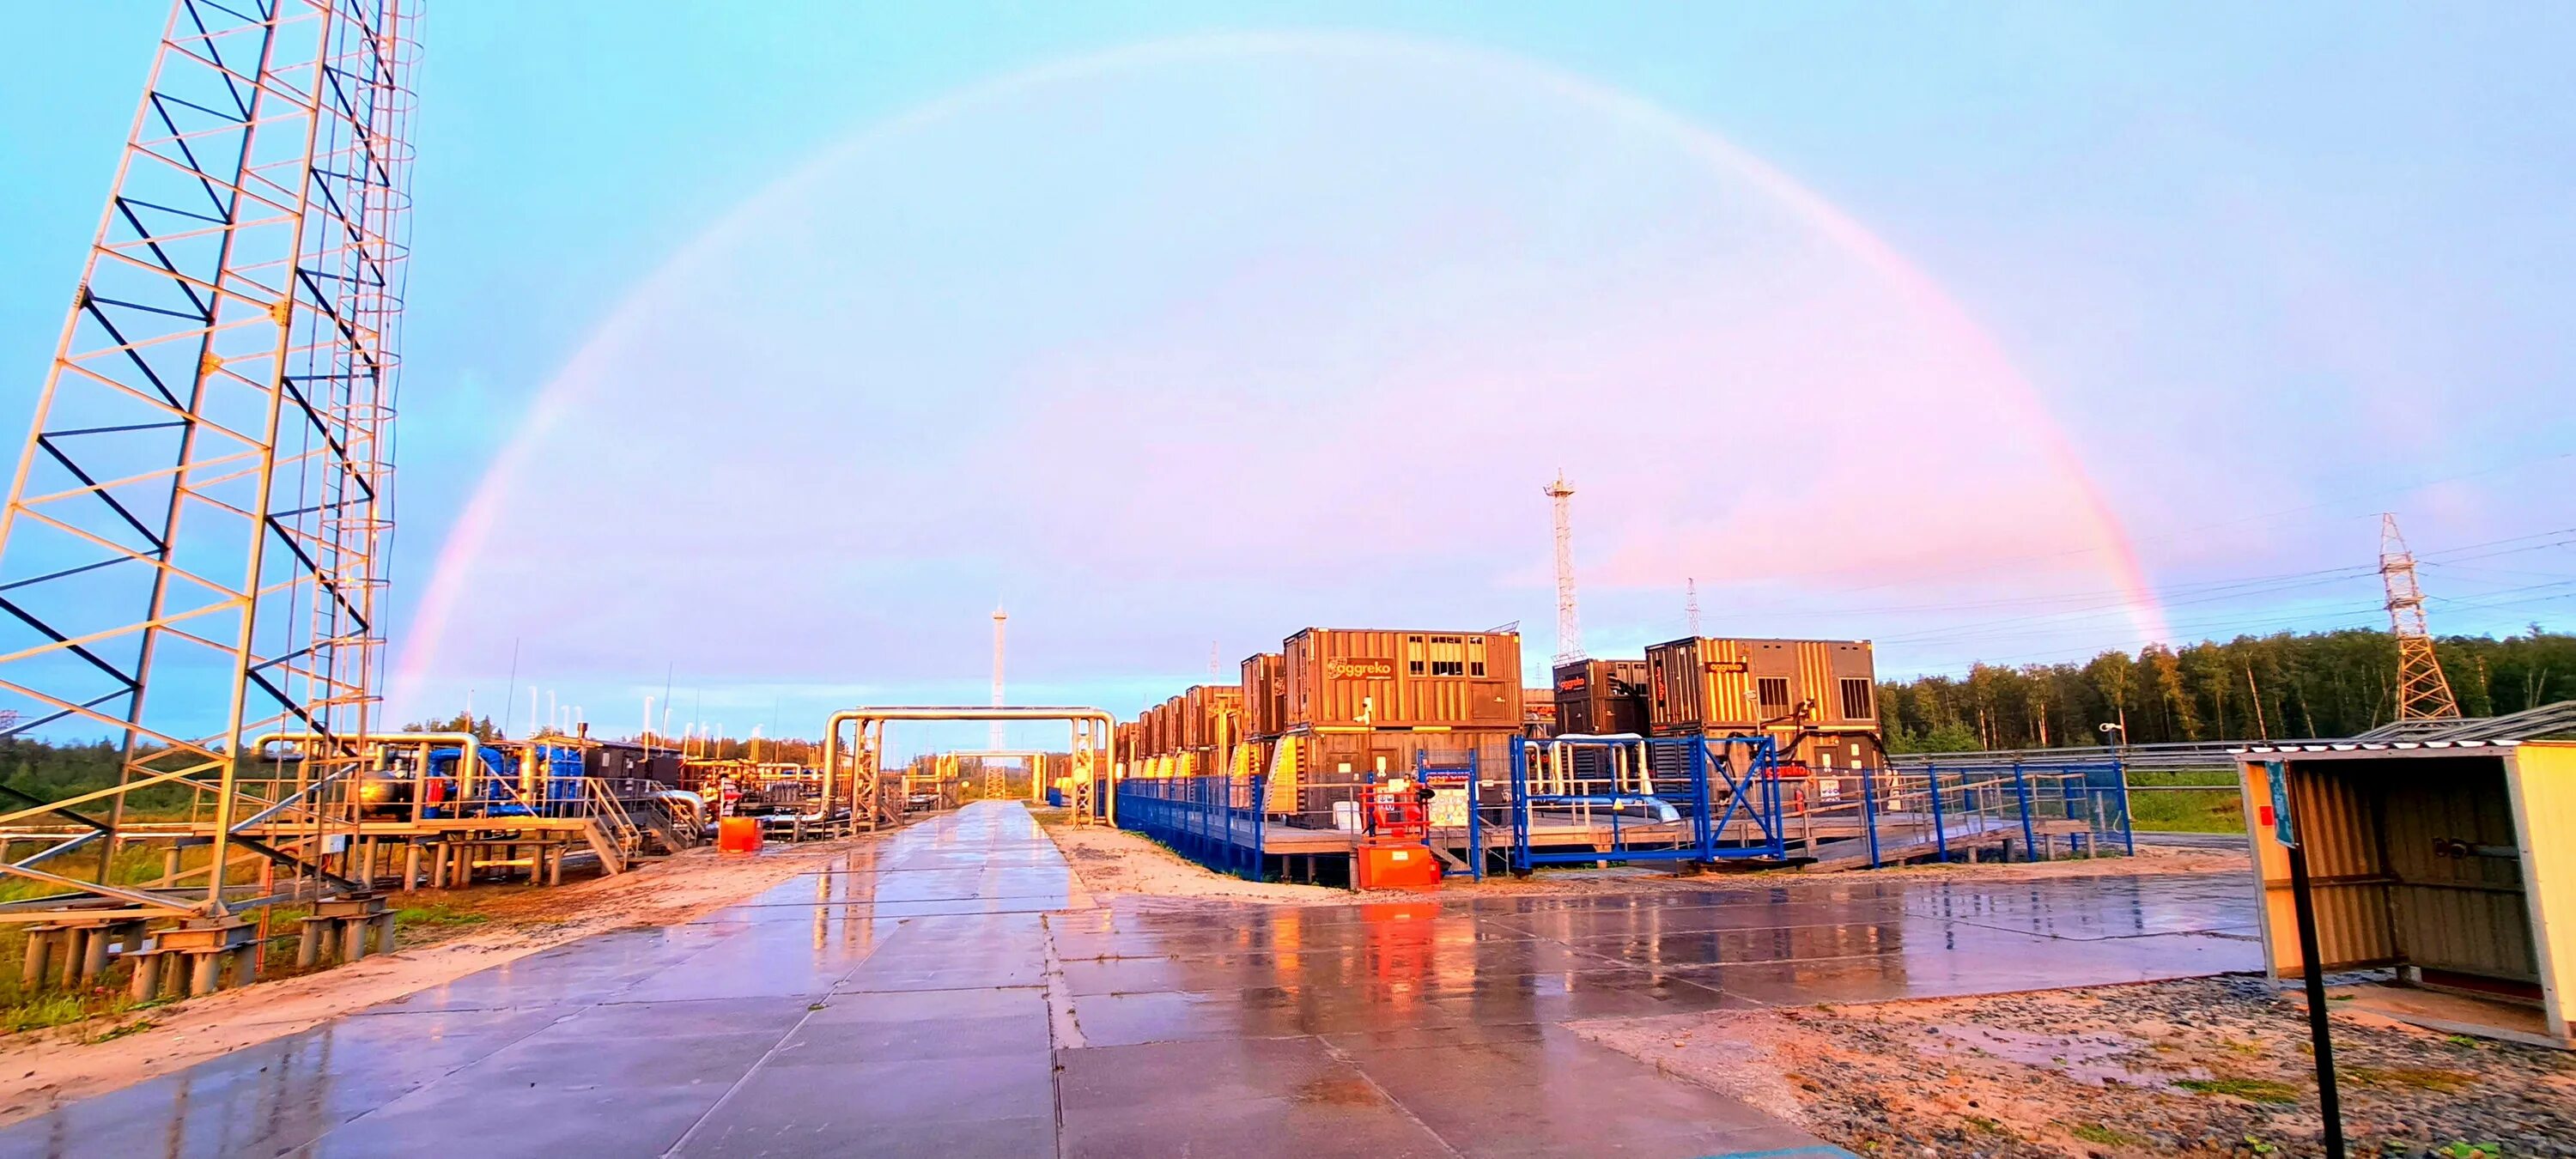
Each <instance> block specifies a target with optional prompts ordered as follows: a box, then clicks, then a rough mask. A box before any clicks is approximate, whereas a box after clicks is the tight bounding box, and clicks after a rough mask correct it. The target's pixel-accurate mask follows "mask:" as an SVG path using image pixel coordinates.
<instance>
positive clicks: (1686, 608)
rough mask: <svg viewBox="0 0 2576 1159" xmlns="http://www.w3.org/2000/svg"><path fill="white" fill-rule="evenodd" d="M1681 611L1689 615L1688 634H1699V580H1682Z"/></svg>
mask: <svg viewBox="0 0 2576 1159" xmlns="http://www.w3.org/2000/svg"><path fill="white" fill-rule="evenodd" d="M1682 611H1683V612H1685V613H1687V614H1688V615H1689V616H1690V634H1691V635H1693V636H1697V635H1699V581H1698V580H1696V579H1684V580H1683V581H1682Z"/></svg>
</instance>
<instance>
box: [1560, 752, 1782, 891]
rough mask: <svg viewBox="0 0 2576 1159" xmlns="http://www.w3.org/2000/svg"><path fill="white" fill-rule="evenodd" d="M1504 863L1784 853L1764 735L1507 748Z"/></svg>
mask: <svg viewBox="0 0 2576 1159" xmlns="http://www.w3.org/2000/svg"><path fill="white" fill-rule="evenodd" d="M1509 813H1510V818H1511V851H1510V853H1511V856H1510V863H1511V867H1512V869H1513V870H1514V871H1515V872H1521V873H1526V872H1528V871H1530V870H1531V869H1533V868H1535V867H1537V866H1541V865H1573V864H1580V863H1593V862H1606V861H1619V862H1650V861H1699V862H1713V861H1720V860H1730V859H1740V858H1756V857H1767V858H1780V857H1785V856H1786V855H1787V843H1786V827H1785V825H1784V824H1783V820H1784V817H1783V797H1782V794H1781V791H1780V770H1779V759H1778V754H1777V752H1776V750H1775V749H1774V747H1773V743H1772V741H1771V740H1770V738H1768V737H1668V738H1657V739H1646V738H1642V737H1631V738H1608V737H1604V738H1584V739H1570V738H1563V737H1559V738H1553V739H1547V740H1532V739H1527V738H1518V739H1515V740H1513V742H1512V770H1511V802H1510V806H1509Z"/></svg>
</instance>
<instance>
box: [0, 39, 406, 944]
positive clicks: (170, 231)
mask: <svg viewBox="0 0 2576 1159" xmlns="http://www.w3.org/2000/svg"><path fill="white" fill-rule="evenodd" d="M415 7H416V5H415V3H414V2H413V0H263V2H259V3H248V4H243V3H217V2H215V0H175V2H174V3H173V4H172V6H171V14H170V21H169V23H168V25H166V26H165V28H164V31H163V33H162V39H161V44H160V48H159V51H158V54H157V56H156V58H155V60H154V62H153V66H152V72H151V74H150V75H151V79H150V80H149V81H148V82H147V84H146V87H145V91H144V94H143V99H142V102H141V105H140V107H139V108H138V109H137V110H136V113H135V119H134V124H133V128H132V130H131V132H130V134H129V136H128V138H127V142H126V146H125V150H124V153H123V155H122V157H121V159H120V161H119V163H118V167H117V173H116V178H115V182H114V185H113V186H112V188H111V189H110V192H109V194H108V201H107V209H106V212H105V213H104V215H103V216H102V220H101V222H100V225H99V229H98V233H97V234H96V236H95V239H94V240H93V241H92V243H91V245H90V249H89V254H88V260H87V262H86V264H85V266H84V268H83V270H82V273H81V280H80V284H79V285H78V286H77V287H76V288H75V291H74V293H73V294H72V296H71V299H72V302H71V311H70V317H69V319H68V320H67V321H66V322H65V324H64V326H63V330H62V336H61V340H60V344H59V345H58V346H57V348H56V351H55V354H54V358H53V362H52V365H51V368H50V369H49V371H48V372H47V374H46V378H45V387H44V392H43V394H42V395H41V396H40V397H39V399H38V401H37V403H36V409H35V417H34V422H33V424H32V428H31V430H30V432H29V434H28V438H27V443H26V446H25V448H24V450H23V451H22V452H21V453H20V456H19V460H18V468H17V473H16V475H15V477H14V478H13V479H12V481H11V483H10V487H9V501H8V506H7V507H6V509H5V511H0V593H5V594H0V610H5V611H6V612H7V613H8V615H7V616H6V617H0V623H4V624H5V625H6V627H5V629H0V631H5V633H6V636H5V639H0V701H7V702H10V703H8V704H7V705H6V708H7V709H9V710H13V711H18V712H20V713H21V715H20V718H19V720H18V721H17V723H15V724H14V725H13V726H10V727H8V728H7V729H5V731H0V735H11V736H15V735H27V734H51V735H55V736H60V737H63V738H66V739H70V738H82V739H86V738H90V737H96V736H99V735H101V734H105V735H108V736H112V737H115V738H117V740H118V742H119V744H120V749H121V757H120V762H119V765H120V774H119V778H118V782H117V784H116V785H115V786H113V787H111V788H107V789H102V790H98V791H95V792H89V793H82V794H78V795H75V796H71V797H66V798H62V799H58V800H54V801H49V802H46V803H44V804H41V805H31V806H30V807H28V808H23V809H14V810H11V811H9V812H6V813H0V827H6V828H9V829H12V830H15V831H19V832H21V833H22V834H23V833H26V832H29V831H34V832H37V833H39V834H42V835H43V836H45V837H51V838H54V839H55V840H54V841H53V843H51V844H45V845H44V847H43V848H40V849H38V850H36V851H35V852H34V853H33V855H32V856H25V857H22V858H20V859H18V860H16V861H14V862H11V863H8V864H5V865H0V873H6V874H8V875H12V876H16V877H20V878H28V879H33V880H35V881H37V882H40V883H43V884H44V885H46V886H48V887H50V888H52V889H55V890H59V891H63V892H58V893H55V894H53V895H51V896H50V897H49V898H46V899H42V900H44V901H46V902H50V903H53V904H55V905H58V906H60V907H62V908H66V909H79V908H82V907H99V906H102V905H104V907H105V908H106V909H116V908H118V907H123V911H124V912H129V913H135V914H138V915H139V916H182V915H190V914H195V915H203V916H207V917H215V918H220V917H223V916H224V915H226V914H227V913H228V912H229V911H230V910H232V909H234V908H238V907H240V906H242V905H247V904H253V903H255V902H256V901H258V900H260V899H258V898H255V897H252V896H250V894H253V893H257V892H258V890H257V886H256V884H255V883H256V882H257V880H258V879H259V877H260V874H259V872H257V871H255V870H253V869H251V868H248V867H246V866H243V865H241V864H239V859H240V856H241V855H242V854H243V853H244V852H247V853H251V854H255V855H257V856H258V857H260V858H262V859H265V860H266V861H267V862H269V863H270V864H271V865H272V866H274V867H275V868H276V869H278V870H282V871H283V873H281V874H280V876H279V880H280V881H281V882H282V883H283V882H289V881H291V882H296V883H327V884H329V885H330V886H331V887H332V888H334V889H345V888H347V887H349V885H350V883H348V882H346V881H344V880H342V879H339V878H337V877H334V876H332V875H330V874H329V873H327V872H325V871H324V870H323V868H322V865H321V854H322V852H324V851H326V850H327V849H328V847H329V843H328V842H327V841H326V840H323V839H322V838H321V836H320V835H319V833H320V829H321V828H322V827H323V825H324V823H325V822H326V821H327V820H329V819H330V817H331V816H333V815H334V813H333V807H332V806H330V805H329V804H328V802H330V801H333V800H338V799H339V798H338V796H337V792H338V790H337V789H336V788H333V787H330V786H332V785H333V782H334V781H336V780H337V779H338V778H340V777H341V776H343V775H345V774H347V773H349V772H352V771H354V770H355V769H356V768H357V767H358V765H357V761H358V755H357V752H356V749H355V745H356V743H357V741H358V738H359V737H361V736H363V734H365V733H366V732H367V730H368V724H369V716H370V714H371V713H372V712H373V711H374V706H375V699H376V697H375V681H376V678H377V675H378V672H377V669H378V666H379V653H380V651H381V649H382V647H383V643H384V633H383V628H382V626H381V625H380V623H379V620H378V615H379V613H380V611H381V610H382V608H383V604H384V595H385V587H386V582H387V580H386V572H385V567H384V565H385V558H384V551H385V549H386V548H387V546H388V542H389V539H390V536H391V533H392V529H393V499H392V493H391V489H392V485H393V467H394V462H393V442H392V436H393V420H394V412H395V401H396V398H395V395H396V381H397V378H398V369H399V366H400V361H399V358H398V355H397V350H398V348H399V346H400V336H401V319H402V304H403V278H404V268H405V265H406V259H407V257H408V254H409V240H408V228H407V223H408V218H409V215H410V208H411V202H410V193H409V188H410V182H411V168H412V151H411V145H410V143H409V133H410V127H411V118H412V113H413V109H414V99H413V93H412V90H411V88H410V72H411V69H412V66H413V64H414V62H415V60H416V56H417V53H416V51H415V43H416V42H415V40H414V25H415V24H416V21H417V16H418V14H417V12H416V11H414V9H415ZM271 737H277V738H283V739H282V741H281V743H286V744H291V745H293V746H294V747H295V748H296V750H297V756H298V757H299V758H300V759H298V760H296V761H295V762H294V766H293V768H292V769H291V770H289V769H287V768H286V767H285V766H284V765H283V764H282V763H281V764H280V765H278V766H274V767H273V770H272V771H271V772H269V773H268V774H267V775H266V776H265V779H262V778H261V776H260V772H259V770H260V766H259V765H258V764H257V763H256V757H257V755H258V754H259V752H260V751H261V749H262V748H263V747H264V745H263V743H262V742H263V741H264V740H266V739H268V738H271ZM147 789H160V790H162V792H160V793H158V794H155V796H167V795H169V794H170V792H171V791H172V790H178V789H184V790H186V791H187V793H186V794H185V795H186V796H187V797H188V798H189V799H190V800H191V801H192V802H193V804H194V806H195V808H194V817H193V824H192V827H191V829H190V831H191V832H192V833H194V834H195V836H194V838H193V839H194V840H201V841H203V842H205V844H206V845H207V846H208V854H207V856H208V862H207V864H209V865H210V866H211V869H209V870H199V871H197V873H196V874H191V875H188V876H190V877H192V878H193V877H196V876H198V875H202V880H191V881H189V882H188V884H187V887H186V890H185V891H184V892H183V891H182V889H181V888H180V884H179V882H178V881H177V880H175V879H173V880H165V881H161V882H159V883H157V884H155V885H149V886H120V885H118V884H116V883H114V882H112V881H110V880H108V878H109V873H108V871H109V869H110V859H109V855H110V854H112V853H113V852H114V851H115V850H116V849H117V848H118V846H119V845H120V844H123V843H127V842H131V841H135V840H147V839H150V836H152V835H129V832H128V822H127V814H128V809H127V808H126V802H127V798H128V797H129V796H130V795H132V794H134V793H136V792H138V791H142V790H147ZM57 827H58V828H57ZM167 829H168V827H167V826H164V827H161V828H159V829H156V830H155V831H154V834H153V835H160V836H171V835H174V834H170V833H167V832H164V830H167ZM21 839H22V840H24V839H25V838H24V837H22V838H21ZM93 845H94V848H86V847H91V846H93ZM75 849H81V850H82V851H83V852H82V855H81V856H79V857H61V858H60V859H59V860H58V859H57V855H61V854H66V853H70V852H72V851H73V850H75ZM20 851H21V852H24V851H25V846H20ZM92 854H95V856H94V857H93V856H92ZM40 865H41V866H42V868H39V866H40ZM85 873H86V874H89V877H87V878H83V877H81V876H79V875H81V874H85ZM282 888H284V887H283V886H282ZM245 890H248V891H249V893H245V892H244V891H245Z"/></svg>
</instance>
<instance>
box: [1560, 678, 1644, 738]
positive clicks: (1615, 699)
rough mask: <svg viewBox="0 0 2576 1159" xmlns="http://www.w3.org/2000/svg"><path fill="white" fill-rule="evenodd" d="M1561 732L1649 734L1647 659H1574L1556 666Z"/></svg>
mask: <svg viewBox="0 0 2576 1159" xmlns="http://www.w3.org/2000/svg"><path fill="white" fill-rule="evenodd" d="M1555 692H1556V727H1557V732H1558V733H1559V734H1561V735H1573V736H1610V735H1616V734H1619V733H1635V734H1637V735H1639V736H1643V735H1645V733H1646V727H1647V726H1646V662H1645V661H1643V660H1574V661H1569V662H1567V663H1564V664H1559V665H1557V666H1556V688H1555Z"/></svg>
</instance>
